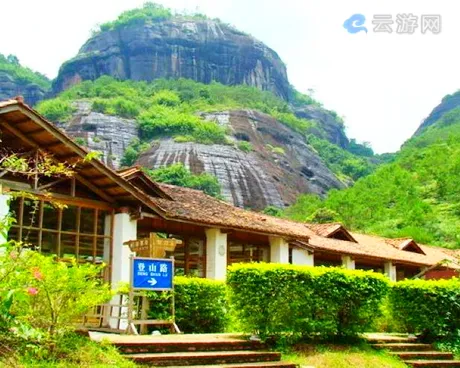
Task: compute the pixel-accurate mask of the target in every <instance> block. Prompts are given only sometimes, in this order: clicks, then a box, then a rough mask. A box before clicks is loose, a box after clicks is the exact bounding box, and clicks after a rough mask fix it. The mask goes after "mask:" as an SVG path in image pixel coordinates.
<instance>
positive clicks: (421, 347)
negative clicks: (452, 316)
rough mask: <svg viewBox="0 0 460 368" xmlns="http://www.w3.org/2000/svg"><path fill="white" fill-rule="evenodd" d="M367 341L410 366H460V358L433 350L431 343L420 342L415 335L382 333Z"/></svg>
mask: <svg viewBox="0 0 460 368" xmlns="http://www.w3.org/2000/svg"><path fill="white" fill-rule="evenodd" d="M368 341H369V342H370V343H371V344H372V346H373V347H374V348H377V349H385V350H388V351H389V353H390V354H392V355H396V356H398V357H399V358H401V359H402V360H403V362H404V363H406V364H407V365H408V366H410V367H424V368H441V367H449V368H450V367H460V360H454V355H453V354H452V353H449V352H440V351H435V350H433V346H432V345H430V344H421V343H419V342H418V341H417V338H415V337H404V336H392V335H382V336H372V337H368Z"/></svg>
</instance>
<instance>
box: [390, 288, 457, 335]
mask: <svg viewBox="0 0 460 368" xmlns="http://www.w3.org/2000/svg"><path fill="white" fill-rule="evenodd" d="M390 301H391V309H392V311H393V315H394V318H395V319H397V320H398V321H399V323H400V324H401V325H403V326H405V327H406V328H407V330H408V331H410V332H417V333H422V332H423V334H424V336H425V337H431V338H433V337H442V338H452V337H454V338H455V337H458V336H459V334H460V281H459V280H458V279H452V280H438V281H425V280H406V281H401V282H398V283H396V284H395V285H394V286H393V289H392V292H391V294H390Z"/></svg>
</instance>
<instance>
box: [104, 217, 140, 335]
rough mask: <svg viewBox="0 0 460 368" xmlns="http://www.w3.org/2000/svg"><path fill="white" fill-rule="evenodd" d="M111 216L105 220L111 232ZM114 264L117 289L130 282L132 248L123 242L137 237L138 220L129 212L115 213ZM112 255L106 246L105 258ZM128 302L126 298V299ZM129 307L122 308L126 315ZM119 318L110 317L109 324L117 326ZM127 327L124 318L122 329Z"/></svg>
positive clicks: (115, 313)
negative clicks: (119, 285) (121, 284)
mask: <svg viewBox="0 0 460 368" xmlns="http://www.w3.org/2000/svg"><path fill="white" fill-rule="evenodd" d="M110 222H111V221H110V216H107V218H106V220H105V224H106V226H108V229H107V228H106V231H107V230H108V231H109V232H110ZM113 226H114V228H113V256H112V260H113V264H112V280H111V282H112V288H113V289H116V288H117V287H118V284H119V283H120V282H129V281H130V280H129V273H130V255H131V253H132V252H131V250H130V249H129V246H127V245H124V244H123V243H124V242H126V241H128V240H136V239H137V221H136V220H131V218H130V216H129V213H117V214H116V215H115V219H114V223H113ZM106 257H110V250H108V252H107V253H106V249H105V247H104V258H106ZM125 302H126V300H125ZM119 303H120V298H119V297H118V296H115V297H113V299H112V301H111V302H110V304H113V305H115V304H119ZM112 313H113V314H112V315H113V316H116V315H118V307H116V308H113V311H112ZM126 314H127V308H126V307H124V308H123V309H122V315H125V316H126ZM117 322H118V321H117V320H116V319H114V318H110V317H109V324H110V326H111V327H112V328H116V327H117ZM126 327H127V320H122V323H121V325H120V328H121V329H125V328H126Z"/></svg>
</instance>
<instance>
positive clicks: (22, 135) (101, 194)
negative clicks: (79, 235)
mask: <svg viewBox="0 0 460 368" xmlns="http://www.w3.org/2000/svg"><path fill="white" fill-rule="evenodd" d="M0 122H1V123H2V124H3V125H4V126H5V127H6V128H7V129H8V130H10V131H11V132H12V133H14V134H16V135H17V136H18V137H20V138H21V139H23V140H24V141H25V142H26V143H27V144H29V145H31V146H32V147H35V148H39V145H38V144H37V143H36V142H34V141H33V140H32V139H30V138H29V137H27V136H26V135H25V134H23V133H22V132H21V131H19V130H18V129H16V128H15V127H13V126H11V125H10V124H9V123H8V122H6V121H4V120H3V119H2V120H0ZM74 156H75V155H74ZM74 176H75V178H76V179H77V180H78V181H79V182H81V183H82V184H83V185H85V186H87V187H88V188H89V189H91V190H92V191H93V192H94V193H96V194H97V195H99V196H100V197H101V198H103V199H104V200H106V201H107V202H109V203H115V199H113V198H112V197H110V196H108V195H107V194H106V193H105V192H103V191H102V190H100V189H99V188H98V187H96V186H95V185H94V184H92V183H91V182H89V181H88V180H87V179H85V178H84V177H82V176H81V175H79V174H77V173H75V174H74Z"/></svg>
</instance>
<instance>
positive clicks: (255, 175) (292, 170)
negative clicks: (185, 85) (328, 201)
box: [138, 110, 344, 210]
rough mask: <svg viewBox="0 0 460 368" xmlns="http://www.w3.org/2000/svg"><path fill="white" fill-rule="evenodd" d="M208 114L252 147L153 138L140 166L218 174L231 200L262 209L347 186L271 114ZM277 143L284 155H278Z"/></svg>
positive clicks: (241, 205)
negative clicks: (243, 148)
mask: <svg viewBox="0 0 460 368" xmlns="http://www.w3.org/2000/svg"><path fill="white" fill-rule="evenodd" d="M204 117H205V118H206V119H208V120H215V121H217V122H218V123H219V124H221V125H226V126H228V127H229V129H230V131H231V135H232V136H233V137H234V139H235V140H239V141H241V140H243V141H247V142H250V143H251V144H252V146H253V151H252V152H249V153H246V152H243V151H241V150H239V149H238V148H237V147H236V146H233V145H203V144H196V143H176V142H174V141H173V140H171V139H168V140H161V141H158V142H155V143H154V144H153V145H152V147H151V148H150V150H149V151H147V152H145V153H144V154H143V155H141V157H140V159H139V161H138V164H140V165H142V166H144V167H148V168H153V169H155V168H159V167H162V166H165V165H170V164H172V163H176V162H182V163H183V164H184V165H185V166H187V167H188V168H189V169H190V170H191V171H192V172H193V173H196V174H199V173H202V172H207V173H210V174H212V175H214V176H216V177H217V179H218V181H219V183H220V184H221V186H222V194H223V196H224V198H225V199H226V200H227V201H229V202H231V203H233V204H235V205H237V206H240V207H250V208H253V209H259V210H260V209H263V208H265V207H267V206H269V205H274V206H279V207H283V206H284V205H287V204H291V203H293V201H294V200H295V198H296V197H297V196H298V195H299V194H300V193H316V194H319V195H324V194H325V193H326V192H327V191H328V190H329V189H331V188H342V187H343V186H344V185H343V184H342V183H341V182H340V181H339V180H338V179H337V178H336V177H335V175H334V174H333V173H332V172H331V171H330V170H329V169H328V168H327V167H326V166H325V165H324V163H323V162H322V161H321V159H320V158H319V157H318V156H317V154H316V153H315V152H313V151H312V150H311V149H310V148H309V147H308V146H307V145H306V144H305V139H304V138H303V137H302V136H301V135H300V134H297V133H295V132H293V131H292V130H290V129H289V128H288V127H286V126H285V125H283V124H281V123H280V122H278V121H277V120H275V119H273V118H272V117H270V116H268V115H265V114H262V113H259V112H256V111H253V110H236V111H226V112H220V113H215V114H204ZM273 147H277V148H281V149H282V150H280V149H278V150H275V151H283V150H284V153H275V152H274V150H273Z"/></svg>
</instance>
